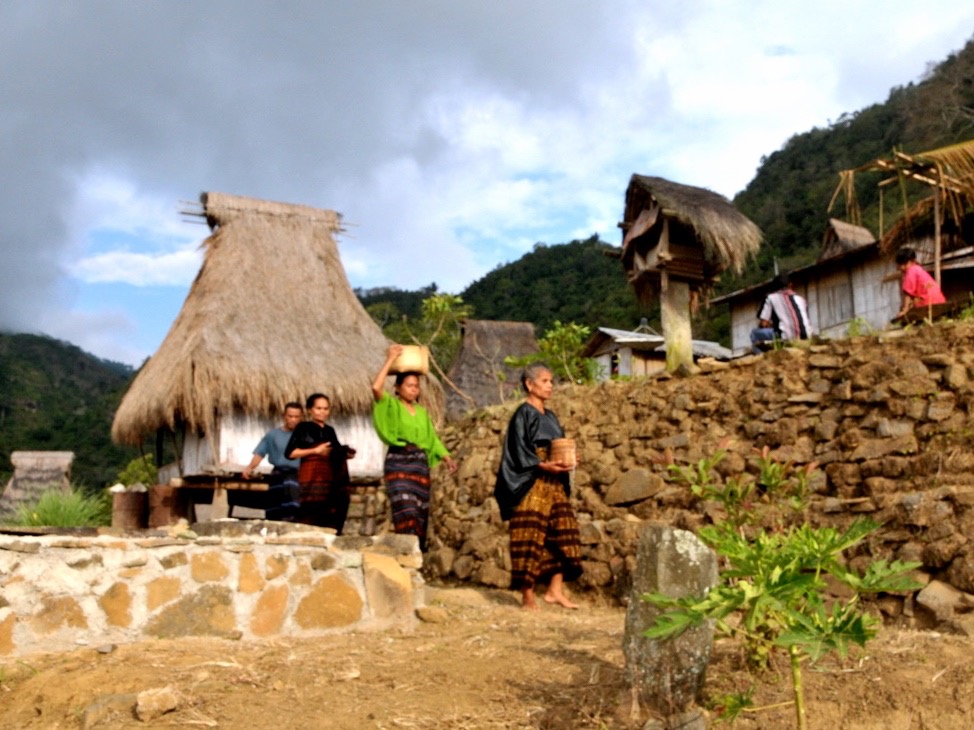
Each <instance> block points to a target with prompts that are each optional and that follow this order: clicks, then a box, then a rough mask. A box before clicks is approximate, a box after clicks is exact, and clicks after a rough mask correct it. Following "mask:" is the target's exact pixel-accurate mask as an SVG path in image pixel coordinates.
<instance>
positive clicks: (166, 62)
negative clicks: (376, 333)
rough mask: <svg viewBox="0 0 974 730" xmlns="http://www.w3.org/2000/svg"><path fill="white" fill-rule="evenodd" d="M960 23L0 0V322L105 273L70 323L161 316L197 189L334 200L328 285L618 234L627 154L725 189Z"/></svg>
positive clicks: (453, 266) (369, 281)
mask: <svg viewBox="0 0 974 730" xmlns="http://www.w3.org/2000/svg"><path fill="white" fill-rule="evenodd" d="M972 27H974V8H969V7H967V6H966V5H965V4H963V3H956V2H947V0H931V1H930V2H926V3H924V4H922V5H916V4H915V3H913V2H907V1H906V0H889V1H888V2H887V3H885V4H884V6H883V8H882V10H881V11H877V10H876V9H875V8H874V7H872V6H871V5H870V4H868V3H852V4H849V3H845V2H839V1H838V0H822V2H819V3H815V4H813V5H809V6H802V7H799V6H796V5H794V4H789V3H779V2H772V1H771V0H756V1H755V2H754V3H752V4H750V5H749V6H748V12H747V13H742V12H741V11H740V7H739V6H735V5H734V4H730V3H723V2H717V1H716V0H688V2H684V3H679V4H669V5H660V4H658V3H649V4H647V3H644V2H639V1H638V0H614V1H613V2H611V3H608V4H606V3H593V2H591V0H564V1H563V2H561V3H559V5H558V11H557V12H552V10H551V4H550V3H546V2H539V1H538V0H522V1H521V2H516V3H515V2H513V0H499V2H494V3H456V2H447V0H419V1H418V2H414V3H402V2H397V1H395V0H376V1H375V2H367V3H351V2H346V3H320V2H316V1H315V0H294V1H293V2H289V3H287V4H286V5H284V6H281V5H279V4H273V3H270V2H266V1H264V0H233V1H232V2H231V0H210V1H209V2H207V3H203V4H194V5H190V4H186V3H173V2H171V1H169V0H140V2H137V3H134V2H125V1H124V0H90V2H86V3H84V4H70V3H69V4H65V3H61V2H56V1H55V0H34V1H33V2H30V3H27V2H12V3H5V4H3V5H2V6H0V64H2V67H3V68H4V73H3V74H2V75H0V99H2V100H3V104H2V106H0V184H2V186H3V190H4V195H3V196H2V197H0V255H2V256H3V260H4V266H3V267H0V327H5V328H10V329H15V330H29V331H36V330H37V329H39V328H46V327H51V326H53V325H51V323H52V322H57V321H61V320H64V319H65V318H64V314H65V313H71V312H75V311H77V307H78V302H79V301H83V300H84V301H87V300H86V298H85V294H86V292H89V290H91V288H92V287H106V286H116V285H117V286H120V287H135V288H134V289H132V290H131V291H130V290H129V289H126V294H125V297H121V296H119V297H118V300H117V301H118V304H117V306H124V307H125V309H124V310H116V311H115V313H114V314H112V312H111V311H108V310H106V313H105V318H104V319H99V317H98V315H97V312H93V311H88V312H87V313H86V316H84V317H79V319H78V320H77V321H75V323H74V326H75V327H76V328H77V329H76V333H77V334H76V337H77V338H81V337H87V336H88V335H87V334H86V333H87V332H89V331H90V333H91V338H92V339H91V341H92V342H98V343H107V342H108V340H109V339H110V338H111V334H110V332H111V330H112V328H113V326H110V325H109V322H113V321H114V322H115V326H117V329H118V331H119V332H120V333H122V334H119V335H118V337H120V338H121V337H125V336H128V335H125V334H124V332H125V328H124V326H123V325H122V323H121V321H120V320H117V319H113V317H115V316H116V315H117V314H118V313H119V311H121V312H122V313H123V314H124V316H125V317H126V318H128V319H129V320H130V321H131V322H132V323H134V325H133V326H134V327H135V328H136V330H137V331H138V334H139V336H140V337H143V336H144V337H146V338H147V339H149V340H153V339H154V341H156V342H158V341H159V340H161V338H162V336H163V331H164V328H163V331H160V326H159V324H158V323H156V322H154V321H152V320H151V318H150V316H149V312H150V310H151V309H152V307H153V304H152V301H153V300H152V299H151V297H150V290H153V289H154V287H158V286H160V285H163V286H171V287H173V288H174V289H176V290H182V289H184V288H185V287H187V286H188V284H189V282H190V281H191V280H192V278H193V276H194V275H195V272H196V269H197V268H198V265H199V260H200V258H199V256H200V254H199V252H198V251H197V250H196V246H197V245H198V243H199V241H200V240H201V239H202V238H203V237H204V236H205V235H206V234H207V230H206V229H205V228H204V227H201V226H199V225H193V224H191V223H187V222H186V221H185V220H184V216H182V215H181V214H180V210H181V209H182V208H183V207H184V206H183V204H182V202H181V201H186V200H189V201H193V200H196V198H197V196H198V194H199V193H200V192H201V191H204V190H216V191H225V192H229V193H235V194H241V195H249V196H254V197H260V198H267V199H271V200H281V201H287V202H294V203H302V204H306V205H313V206H318V207H324V208H334V209H337V210H339V211H341V212H342V213H343V214H344V216H345V220H346V221H347V222H348V232H347V234H346V235H345V236H343V237H342V239H341V240H340V243H339V245H340V250H341V253H342V257H343V261H344V263H345V266H346V270H347V272H348V274H349V278H350V280H351V283H352V284H353V285H356V286H379V285H391V286H399V287H401V288H416V287H419V286H425V285H426V284H428V283H429V282H431V281H436V282H437V283H438V284H439V285H440V286H441V288H442V289H445V290H448V291H459V290H461V289H462V288H463V287H465V286H466V285H467V284H468V283H470V282H471V281H472V280H474V279H476V278H478V277H479V276H481V275H483V274H484V273H486V272H487V271H489V270H490V269H492V268H494V266H495V265H496V264H498V263H501V262H504V261H510V260H514V259H516V258H517V257H519V256H520V255H521V253H523V252H524V251H526V250H528V249H529V248H530V247H531V246H532V245H533V244H534V243H535V242H537V241H545V242H548V243H558V242H562V241H566V240H570V239H571V238H573V237H585V236H588V235H591V234H592V233H594V232H598V233H599V234H600V235H602V236H603V237H605V238H606V239H607V240H610V241H613V240H618V229H617V228H616V225H615V224H616V222H617V221H618V219H619V216H620V215H621V208H622V203H623V201H622V195H623V191H624V190H625V186H626V183H627V181H628V178H629V176H630V175H631V174H632V173H634V172H641V173H647V174H655V175H661V176H663V177H669V178H671V179H674V180H677V181H679V182H686V183H690V184H696V185H702V186H705V187H709V188H711V189H714V190H716V191H717V192H720V193H723V194H725V195H728V196H731V195H733V194H734V193H735V192H737V191H738V190H740V189H741V188H743V187H744V185H746V183H747V182H748V181H749V180H750V178H751V177H752V176H753V173H754V170H755V169H756V167H757V165H758V164H759V160H760V157H761V156H762V155H766V154H769V153H771V152H773V151H774V150H775V149H777V148H778V147H779V146H780V145H781V143H782V142H784V141H785V140H786V139H787V138H788V137H789V136H791V135H792V134H795V133H798V132H801V131H803V130H805V129H808V128H810V127H811V126H815V125H824V124H827V123H828V120H829V119H835V118H837V117H838V116H839V115H840V114H841V113H843V112H849V111H855V110H856V109H858V108H860V107H862V106H864V105H867V104H871V103H875V102H877V101H881V100H883V99H884V98H885V96H886V94H887V92H888V90H889V88H890V87H891V86H893V85H896V84H903V83H905V82H907V81H909V80H911V79H914V78H915V77H916V76H918V75H919V74H920V73H922V72H923V71H924V69H925V64H926V62H927V61H930V60H938V59H940V58H943V57H944V56H945V55H946V54H947V53H948V52H949V51H951V50H954V49H956V48H959V47H960V46H961V45H962V44H963V42H964V41H965V40H966V39H967V36H968V35H969V34H970V28H972ZM864 38H871V39H880V40H879V41H877V42H875V43H872V44H870V45H869V46H868V47H867V46H864ZM99 291H102V290H101V289H99ZM140 293H141V295H142V296H143V297H145V298H144V299H141V300H140V299H139V298H138V297H139V294H140ZM145 330H151V332H152V333H153V334H151V335H146V333H145V332H144V331H145ZM103 336H104V338H106V339H98V338H101V337H103ZM119 341H122V340H119ZM98 346H99V347H100V348H103V349H102V350H101V351H105V352H107V351H108V349H105V348H110V347H112V346H110V345H108V344H98ZM150 348H151V345H150Z"/></svg>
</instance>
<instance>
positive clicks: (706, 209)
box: [619, 175, 762, 372]
mask: <svg viewBox="0 0 974 730" xmlns="http://www.w3.org/2000/svg"><path fill="white" fill-rule="evenodd" d="M619 227H620V228H622V231H623V239H622V264H623V266H624V268H625V271H626V276H627V277H628V279H629V283H630V284H632V286H633V288H634V289H635V290H636V297H637V298H638V299H639V300H640V301H641V302H644V303H645V302H647V301H649V300H650V299H651V298H652V297H653V296H654V295H655V294H656V293H657V292H658V293H659V294H660V320H661V321H662V324H663V336H664V337H665V338H666V344H667V347H666V369H667V370H668V371H670V372H674V371H676V370H679V369H681V368H692V367H693V345H692V337H691V327H690V311H691V309H693V308H694V306H695V305H696V302H697V300H698V295H699V294H701V293H703V294H704V295H706V294H707V293H709V291H710V290H711V289H712V288H713V286H714V284H716V283H717V279H718V277H719V276H720V274H721V273H722V272H724V271H727V270H728V269H730V270H732V271H735V272H737V273H740V272H741V271H743V269H744V264H745V263H746V262H747V260H748V258H750V257H751V256H753V255H754V254H755V253H757V250H758V247H759V246H760V245H761V240H762V235H761V231H760V230H759V229H758V227H757V226H756V225H754V223H752V222H751V221H750V220H748V219H747V217H746V216H744V215H743V214H742V213H740V212H739V211H738V210H737V209H736V208H735V207H734V206H733V205H731V203H730V201H729V200H727V198H725V197H723V196H722V195H718V194H717V193H715V192H712V191H710V190H705V189H703V188H697V187H693V186H691V185H680V184H679V183H674V182H670V181H669V180H664V179H663V178H661V177H648V176H646V175H633V176H632V178H631V179H630V181H629V187H628V188H627V189H626V210H625V215H624V217H623V220H622V222H621V223H620V224H619Z"/></svg>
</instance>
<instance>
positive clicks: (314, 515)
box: [284, 393, 355, 535]
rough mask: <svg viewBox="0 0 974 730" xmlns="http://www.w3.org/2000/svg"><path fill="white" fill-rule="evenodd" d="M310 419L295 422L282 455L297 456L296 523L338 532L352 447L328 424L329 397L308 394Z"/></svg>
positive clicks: (346, 499)
mask: <svg viewBox="0 0 974 730" xmlns="http://www.w3.org/2000/svg"><path fill="white" fill-rule="evenodd" d="M307 408H308V415H309V416H310V419H311V420H308V421H304V422H303V423H299V424H298V425H297V427H296V428H295V429H294V433H292V434H291V438H290V440H289V441H288V444H287V448H286V449H285V450H284V454H285V456H287V458H289V459H300V460H301V463H300V466H299V467H298V485H299V491H298V495H299V498H298V502H299V503H300V505H301V506H300V508H299V509H298V514H297V517H296V518H295V521H296V522H301V523H304V524H306V525H317V526H319V527H330V528H332V529H333V530H335V532H336V533H338V534H339V535H341V534H342V528H343V527H344V525H345V517H346V516H347V515H348V505H349V493H348V490H349V484H350V480H349V476H348V463H347V460H348V459H350V458H352V457H353V456H355V449H352V448H349V447H347V446H343V445H342V444H341V443H340V442H339V441H338V435H337V434H336V433H335V429H333V428H332V427H331V426H329V425H328V423H327V421H328V416H329V415H330V414H331V400H330V399H329V398H328V396H326V395H325V394H324V393H315V394H313V395H311V396H308V401H307Z"/></svg>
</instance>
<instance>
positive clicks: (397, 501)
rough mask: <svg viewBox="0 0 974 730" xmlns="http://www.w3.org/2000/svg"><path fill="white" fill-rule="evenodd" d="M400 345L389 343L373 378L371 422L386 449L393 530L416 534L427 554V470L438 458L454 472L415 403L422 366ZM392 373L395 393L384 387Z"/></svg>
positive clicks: (413, 350)
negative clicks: (382, 360) (379, 367)
mask: <svg viewBox="0 0 974 730" xmlns="http://www.w3.org/2000/svg"><path fill="white" fill-rule="evenodd" d="M418 352H419V350H418V348H411V349H410V350H409V351H408V352H407V351H406V348H405V347H404V346H403V345H395V344H394V345H390V346H389V350H388V352H387V353H386V361H385V364H384V365H383V366H382V369H381V370H380V371H379V372H378V374H377V375H376V376H375V380H374V381H373V382H372V396H373V397H374V399H375V402H374V403H373V405H372V422H373V424H374V425H375V430H376V432H377V433H378V434H379V438H380V439H382V441H383V443H385V444H386V445H387V446H388V447H389V450H388V452H387V453H386V462H385V470H384V471H385V475H384V476H385V483H386V493H387V494H388V495H389V502H390V503H391V504H392V524H393V529H394V530H395V531H396V532H397V533H399V534H405V535H416V536H417V537H418V538H419V547H420V550H422V551H423V552H426V538H427V532H428V528H429V511H430V469H432V468H433V467H434V466H436V465H437V464H438V463H440V462H441V461H442V462H444V463H445V464H446V465H447V467H448V468H449V470H450V472H451V473H452V472H455V471H456V470H457V465H456V462H455V461H453V459H452V458H450V452H449V451H447V449H446V447H445V446H444V445H443V442H441V441H440V439H439V437H438V436H437V435H436V430H435V429H434V428H433V421H432V419H431V418H430V415H429V412H428V411H427V410H426V409H425V408H423V406H421V405H420V404H419V396H420V385H419V378H420V375H421V374H423V373H424V372H425V366H424V365H423V363H422V362H421V361H419V360H417V361H416V362H411V361H409V359H408V358H407V357H405V356H404V355H412V354H416V353H418ZM390 373H394V374H395V376H396V389H395V392H396V394H395V396H391V395H389V394H388V393H387V392H386V391H385V382H386V378H387V377H388V376H389V374H390Z"/></svg>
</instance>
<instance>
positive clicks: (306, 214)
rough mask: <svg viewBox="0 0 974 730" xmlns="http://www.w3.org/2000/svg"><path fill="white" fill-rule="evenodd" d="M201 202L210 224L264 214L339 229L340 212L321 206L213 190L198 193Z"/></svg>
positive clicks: (335, 230) (337, 230) (212, 225)
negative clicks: (315, 222) (312, 222)
mask: <svg viewBox="0 0 974 730" xmlns="http://www.w3.org/2000/svg"><path fill="white" fill-rule="evenodd" d="M200 204H201V205H202V206H203V215H205V216H206V219H207V221H208V222H209V223H210V228H216V227H217V226H218V225H225V224H227V223H229V222H230V221H232V220H233V219H234V218H238V217H241V216H251V215H266V216H274V217H278V218H296V219H304V220H306V221H318V222H320V223H322V224H323V225H325V226H328V227H330V228H331V230H332V232H334V233H337V232H339V231H340V230H341V221H342V216H341V213H337V212H336V211H334V210H326V209H323V208H312V207H311V206H309V205H298V204H295V203H278V202H276V201H274V200H260V199H258V198H248V197H246V196H243V195H230V194H229V193H214V192H204V193H200Z"/></svg>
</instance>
